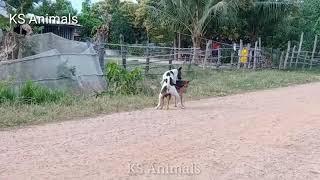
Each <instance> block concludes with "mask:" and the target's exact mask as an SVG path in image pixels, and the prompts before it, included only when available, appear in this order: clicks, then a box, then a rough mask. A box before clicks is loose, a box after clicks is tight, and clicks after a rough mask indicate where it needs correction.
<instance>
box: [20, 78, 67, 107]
mask: <svg viewBox="0 0 320 180" xmlns="http://www.w3.org/2000/svg"><path fill="white" fill-rule="evenodd" d="M20 97H21V99H22V101H23V102H24V103H27V104H42V103H46V102H53V103H55V102H58V101H61V100H62V98H63V97H65V94H64V93H63V92H61V91H57V90H51V89H48V88H45V87H42V86H40V85H36V84H34V83H33V82H32V81H28V82H27V83H26V84H25V85H24V86H23V87H22V88H21V92H20Z"/></svg>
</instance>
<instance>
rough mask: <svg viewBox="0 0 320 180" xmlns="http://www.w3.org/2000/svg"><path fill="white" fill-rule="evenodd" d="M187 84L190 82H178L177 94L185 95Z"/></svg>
mask: <svg viewBox="0 0 320 180" xmlns="http://www.w3.org/2000/svg"><path fill="white" fill-rule="evenodd" d="M189 83H190V81H186V80H184V81H179V87H178V88H177V89H179V92H181V93H185V92H187V88H188V87H189Z"/></svg>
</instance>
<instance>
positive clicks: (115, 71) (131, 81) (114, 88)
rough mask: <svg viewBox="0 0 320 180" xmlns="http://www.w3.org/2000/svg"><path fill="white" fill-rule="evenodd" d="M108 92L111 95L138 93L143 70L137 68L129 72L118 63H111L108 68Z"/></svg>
mask: <svg viewBox="0 0 320 180" xmlns="http://www.w3.org/2000/svg"><path fill="white" fill-rule="evenodd" d="M106 71H107V72H106V74H107V80H108V91H109V92H110V93H111V94H122V95H133V94H137V93H138V86H137V84H138V82H140V81H141V80H142V79H143V78H142V70H141V69H139V68H135V69H134V70H132V71H127V70H125V69H123V68H121V67H119V66H118V65H117V64H116V63H109V64H108V65H107V68H106Z"/></svg>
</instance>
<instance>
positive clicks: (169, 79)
mask: <svg viewBox="0 0 320 180" xmlns="http://www.w3.org/2000/svg"><path fill="white" fill-rule="evenodd" d="M165 81H166V83H167V90H169V89H170V84H171V77H170V76H167V78H166V80H165Z"/></svg>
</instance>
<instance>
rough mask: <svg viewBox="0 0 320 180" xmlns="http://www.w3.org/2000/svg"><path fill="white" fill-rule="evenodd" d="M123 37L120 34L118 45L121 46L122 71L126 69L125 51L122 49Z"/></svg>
mask: <svg viewBox="0 0 320 180" xmlns="http://www.w3.org/2000/svg"><path fill="white" fill-rule="evenodd" d="M123 44H124V37H123V35H122V34H120V45H121V57H122V66H123V68H124V69H127V57H126V52H125V51H126V50H125V47H124V45H123Z"/></svg>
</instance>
